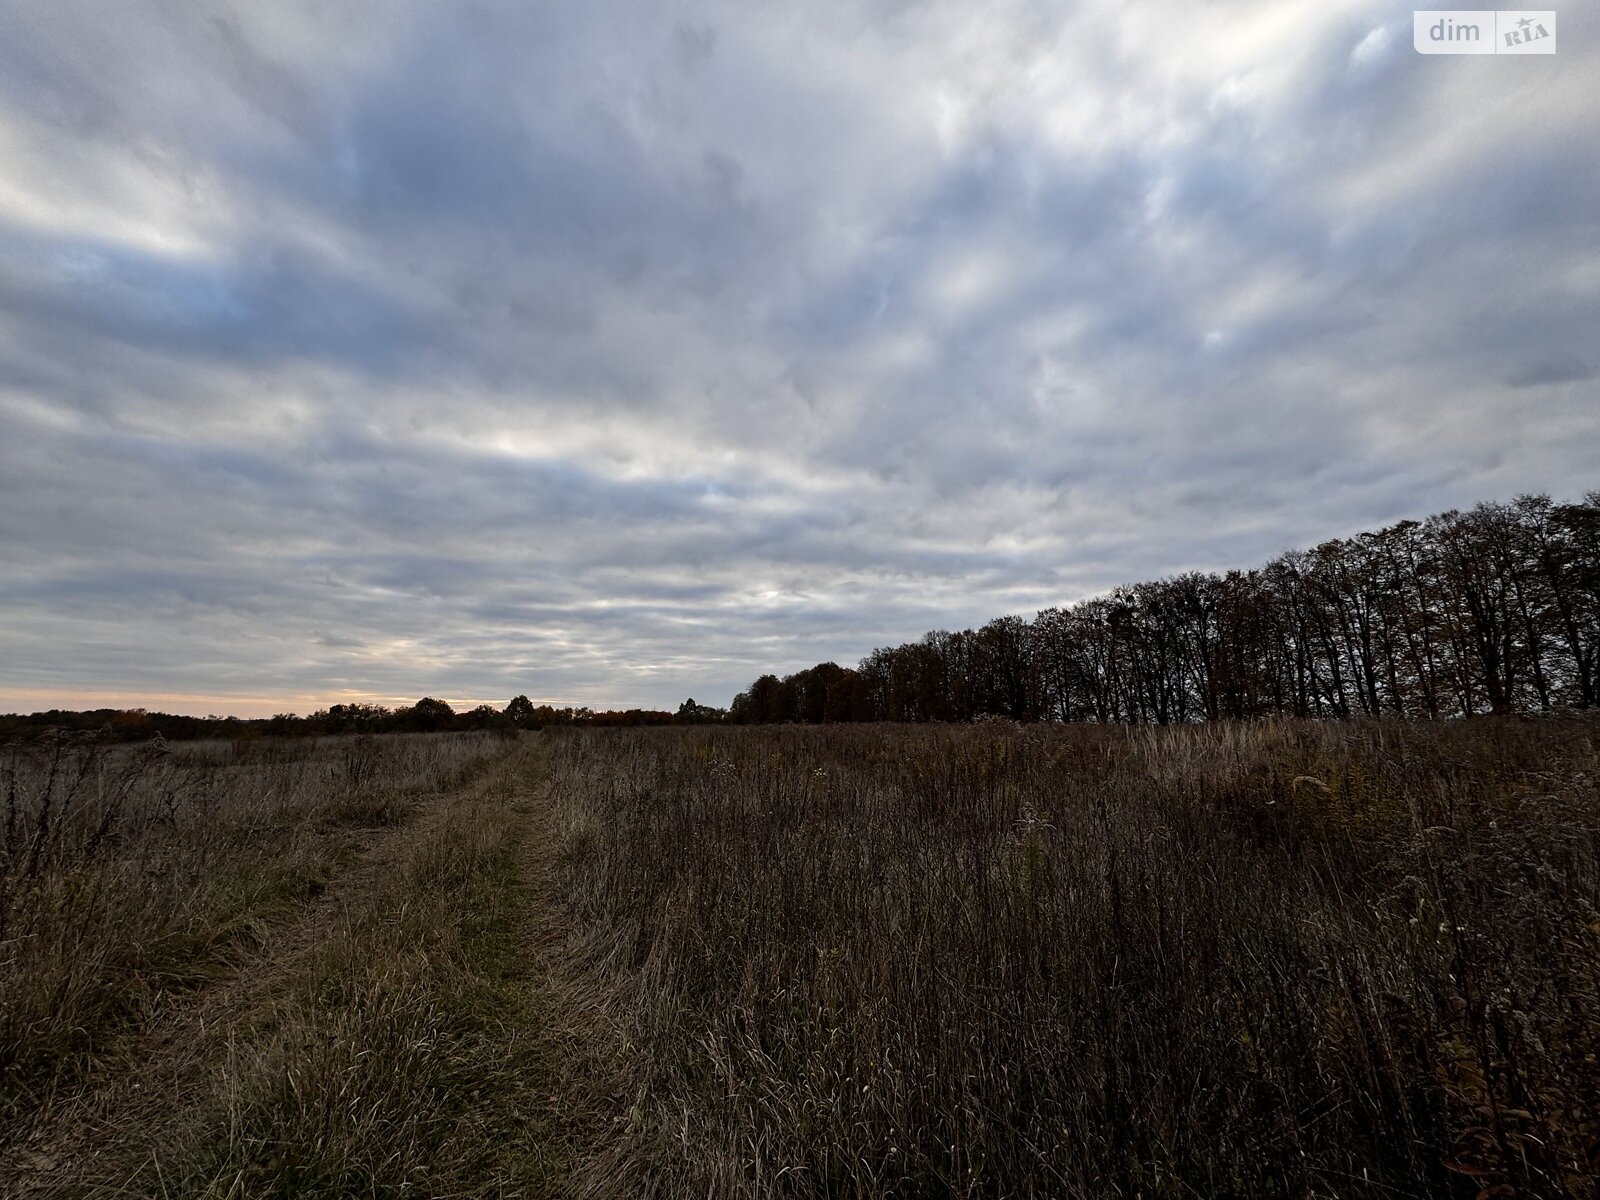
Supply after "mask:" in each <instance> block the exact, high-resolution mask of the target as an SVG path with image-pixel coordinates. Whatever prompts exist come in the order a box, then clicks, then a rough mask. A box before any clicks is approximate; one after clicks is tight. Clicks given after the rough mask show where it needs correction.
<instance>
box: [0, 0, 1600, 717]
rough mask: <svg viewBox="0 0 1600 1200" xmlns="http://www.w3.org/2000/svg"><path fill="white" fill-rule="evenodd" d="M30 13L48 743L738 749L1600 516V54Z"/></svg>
mask: <svg viewBox="0 0 1600 1200" xmlns="http://www.w3.org/2000/svg"><path fill="white" fill-rule="evenodd" d="M1560 20H1561V25H1560V30H1559V36H1560V47H1561V49H1560V52H1559V53H1558V54H1557V55H1555V56H1553V57H1535V58H1511V57H1485V58H1455V57H1423V56H1419V55H1416V54H1415V53H1414V52H1413V51H1412V49H1411V47H1410V22H1411V15H1410V10H1409V9H1405V10H1400V9H1396V8H1394V7H1393V6H1392V5H1389V4H1379V3H1370V2H1366V0H1343V2H1336V3H1329V2H1321V3H1311V2H1302V0H1294V2H1290V3H1274V4H1271V5H1268V4H1265V3H1262V4H1246V3H1242V2H1237V0H1234V2H1223V0H1218V2H1215V3H1210V4H1202V5H1194V6H1188V7H1185V8H1179V9H1175V8H1173V7H1172V6H1170V5H1165V4H1160V3H1156V2H1155V0H1151V2H1149V3H1133V4H1126V3H1115V2H1112V0H1096V2H1092V3H1085V4H1081V5H1076V6H1067V5H1062V4H1057V3H1046V2H1043V0H1002V2H1001V3H998V4H991V5H983V6H974V5H971V4H968V3H964V2H963V0H925V2H921V3H908V2H894V3H891V2H888V0H885V2H883V3H877V4H867V5H863V4H860V3H854V2H852V3H844V2H843V0H839V2H837V3H832V2H827V0H824V2H822V3H816V4H810V5H802V6H790V7H789V9H787V10H785V9H776V8H774V9H770V10H769V11H763V12H757V11H756V10H755V9H753V8H751V6H749V5H746V4H736V3H732V2H731V0H728V2H722V0H685V2H683V3H669V2H665V0H648V2H641V3H635V4H627V5H618V4H585V5H525V4H513V3H492V2H488V0H476V2H470V3H469V2H462V3H448V4H446V3H422V2H420V0H400V2H396V3H390V4H384V5H382V6H375V5H365V4H356V3H353V2H350V3H327V2H325V0H321V2H318V3H309V2H307V3H304V4H301V3H294V2H285V3H275V4H271V5H260V4H256V5H244V4H238V5H226V4H214V5H209V6H208V5H196V4H191V3H183V4H178V3H169V2H165V0H145V2H143V3H140V2H135V0H130V2H129V3H126V4H118V5H104V4H96V3H90V2H89V0H18V2H14V3H11V4H9V5H8V6H7V10H6V13H5V15H3V16H0V709H5V708H20V709H30V708H35V707H43V706H45V705H48V704H54V703H64V704H70V705H75V706H81V705H87V704H90V703H95V702H98V701H102V700H104V701H108V702H124V703H126V702H145V703H148V704H150V705H152V706H160V707H166V708H169V709H187V710H191V711H208V710H230V711H241V712H256V711H262V710H272V709H278V708H297V709H300V710H302V711H303V710H305V709H308V708H310V707H312V706H315V705H320V704H323V703H327V702H329V701H332V700H337V699H340V698H344V697H378V698H383V699H391V700H394V699H404V698H412V697H415V696H416V695H419V694H421V693H423V692H428V693H432V694H436V695H445V696H448V697H450V698H451V699H456V700H477V699H488V700H493V701H496V702H503V701H504V700H505V699H506V698H507V697H509V696H510V695H512V694H514V693H516V692H524V691H525V692H527V693H529V694H530V695H533V696H535V697H537V698H539V699H549V700H556V701H567V702H577V703H590V704H596V705H621V704H635V703H638V704H651V705H669V704H675V703H676V702H677V701H678V700H680V699H682V698H683V697H684V696H686V695H694V696H696V697H697V698H700V699H702V700H712V701H716V702H719V703H720V702H725V701H726V700H727V699H728V698H729V696H730V695H731V693H732V692H733V691H734V690H735V689H736V688H737V687H739V686H742V685H743V684H744V683H746V682H748V681H749V679H751V678H752V677H753V676H754V675H755V674H756V673H758V672H759V671H761V670H766V669H778V670H787V669H793V668H795V667H798V666H804V665H809V664H810V663H812V662H815V661H817V660H819V659H822V658H828V657H832V658H836V659H838V660H840V661H844V662H849V661H853V660H854V659H855V658H856V657H858V656H859V655H860V654H862V653H863V652H865V651H867V650H869V649H871V648H872V647H873V646H875V645H879V644H884V643H890V642H898V641H902V640H905V639H908V638H911V637H915V636H917V635H919V634H920V633H921V632H922V631H923V630H925V629H928V628H933V627H954V626H960V625H964V624H968V623H971V622H974V621H979V620H982V619H985V618H987V617H989V616H993V615H997V614H999V613H1001V612H1006V611H1027V610H1030V609H1032V608H1036V607H1039V606H1042V605H1045V604H1050V603H1059V602H1063V601H1067V600H1072V599H1076V598H1078V597H1081V596H1083V595H1086V594H1089V593H1092V592H1094V591H1097V590H1100V589H1103V588H1105V587H1108V586H1111V585H1114V584H1116V583H1119V582H1126V581H1131V580H1135V579H1139V578H1145V577H1151V576H1155V575H1160V574H1163V573H1168V572H1173V571H1178V570H1183V569H1188V568H1193V567H1224V566H1231V565H1251V564H1254V563H1257V562H1259V561H1261V560H1263V559H1264V558H1266V557H1268V556H1270V555H1271V554H1273V553H1276V552H1277V551H1279V550H1281V549H1284V548H1287V547H1289V546H1293V545H1300V544H1307V543H1310V542H1314V541H1316V540H1318V539H1322V538H1325V537H1329V536H1334V535H1339V534H1344V533H1349V532H1353V531H1355V530H1359V529H1362V528H1365V527H1370V526H1372V525H1375V524H1377V523H1380V522H1385V521H1389V520H1393V519H1396V518H1399V517H1404V516H1419V515H1423V514H1425V513H1428V512H1430V511H1435V510H1438V509H1442V508H1446V507H1452V506H1459V505H1463V504H1468V503H1471V502H1473V501H1475V500H1478V499H1485V498H1495V497H1508V496H1510V495H1513V494H1515V493H1517V492H1520V491H1527V490H1539V491H1550V492H1553V493H1556V494H1558V495H1572V494H1576V493H1578V492H1581V491H1584V490H1587V489H1590V488H1593V487H1594V486H1596V484H1597V483H1600V479H1597V477H1596V476H1595V473H1594V464H1595V462H1597V461H1600V383H1597V370H1596V364H1597V362H1600V359H1597V358H1596V350H1595V334H1596V330H1597V329H1600V133H1597V130H1600V120H1597V118H1600V93H1596V92H1595V90H1594V88H1593V86H1592V82H1591V81H1592V79H1593V78H1594V77H1595V72H1596V70H1597V69H1600V18H1597V17H1596V15H1595V14H1594V12H1593V10H1592V9H1591V8H1587V7H1577V6H1574V7H1570V8H1568V9H1565V10H1563V11H1562V12H1561V14H1560Z"/></svg>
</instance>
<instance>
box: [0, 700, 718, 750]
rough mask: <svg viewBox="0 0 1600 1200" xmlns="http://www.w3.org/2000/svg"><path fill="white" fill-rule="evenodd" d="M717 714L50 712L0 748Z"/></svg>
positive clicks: (686, 708) (714, 714)
mask: <svg viewBox="0 0 1600 1200" xmlns="http://www.w3.org/2000/svg"><path fill="white" fill-rule="evenodd" d="M725 717H726V713H725V712H724V711H723V710H722V709H720V708H712V707H710V706H709V705H704V704H696V703H695V702H694V701H693V700H692V699H691V700H686V701H684V702H683V704H682V705H680V706H679V708H678V711H677V712H675V713H673V712H668V711H666V710H664V709H646V708H629V709H617V710H602V711H598V712H597V711H595V710H593V709H589V708H584V707H573V706H571V705H566V706H560V707H558V706H555V705H551V704H534V703H533V702H532V701H531V700H529V699H528V697H527V696H515V697H513V698H512V699H511V701H510V702H509V703H508V704H507V705H506V706H505V708H503V709H499V708H495V707H494V706H493V705H490V704H479V705H477V706H475V707H473V708H468V709H463V710H461V711H459V712H458V711H456V709H455V708H454V707H452V706H451V705H450V704H449V703H448V702H447V701H444V700H436V699H434V698H433V697H432V696H424V697H423V698H422V699H421V700H418V701H417V702H416V703H415V704H409V705H401V706H399V707H396V708H390V707H388V706H387V705H383V704H334V705H331V706H330V707H328V708H323V709H318V710H317V711H316V712H313V713H311V714H309V715H307V716H299V715H297V714H295V713H278V714H277V715H275V716H271V717H260V718H241V717H226V716H209V717H193V716H186V715H184V714H181V713H163V712H150V711H148V710H146V709H143V708H132V709H116V708H97V709H89V710H86V711H70V710H66V709H50V710H49V711H46V712H36V713H28V714H19V713H10V714H6V715H3V716H0V742H4V741H17V740H27V739H29V738H31V737H35V736H38V735H40V734H43V733H46V732H48V731H56V730H67V731H71V732H74V733H86V734H95V735H98V736H101V737H104V738H107V739H109V740H112V741H124V742H132V741H145V740H147V739H149V738H152V737H156V736H160V737H162V738H164V739H166V740H167V741H192V740H195V739H199V738H256V737H319V736H336V735H340V734H373V733H436V732H452V731H454V732H465V731H475V730H482V731H490V732H494V731H499V732H504V733H512V732H515V731H517V730H521V729H528V730H537V729H544V728H546V727H547V726H555V727H560V726H581V727H590V728H593V727H602V728H603V727H608V726H638V725H702V724H708V723H714V722H719V721H722V720H724V719H725Z"/></svg>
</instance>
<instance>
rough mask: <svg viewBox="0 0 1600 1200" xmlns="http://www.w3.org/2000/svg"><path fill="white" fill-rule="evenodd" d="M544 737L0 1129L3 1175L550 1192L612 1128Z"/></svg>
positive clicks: (370, 856)
mask: <svg viewBox="0 0 1600 1200" xmlns="http://www.w3.org/2000/svg"><path fill="white" fill-rule="evenodd" d="M545 789H546V782H545V771H544V756H543V753H542V751H541V750H540V748H539V747H538V745H537V743H529V742H524V743H522V744H521V745H519V746H518V747H517V748H516V749H515V750H513V751H512V752H511V753H510V754H508V756H507V757H506V758H505V759H503V760H502V761H501V762H499V763H497V764H496V765H494V766H493V767H491V768H490V769H489V770H488V771H487V772H486V773H485V774H484V775H483V776H481V777H480V778H478V779H477V780H475V781H474V782H473V783H472V784H470V785H469V786H467V787H466V788H464V789H462V790H460V791H457V792H453V793H449V794H445V795H441V796H438V797H435V798H433V799H431V800H429V801H427V802H425V803H424V805H423V806H422V808H421V810H420V812H419V813H418V815H417V817H416V818H415V819H414V820H412V821H411V822H409V823H407V824H406V825H403V826H401V827H399V828H396V829H392V830H386V831H383V833H382V834H381V835H379V836H378V838H377V840H376V841H375V842H374V843H373V844H372V845H371V846H369V847H368V849H367V850H366V851H365V852H364V853H363V854H362V856H361V857H360V859H359V860H358V861H357V862H356V863H355V865H353V866H352V868H351V869H349V870H348V871H347V872H345V873H344V874H343V875H342V876H341V877H340V878H339V879H338V880H336V881H335V882H334V884H333V885H331V886H330V888H329V889H328V891H327V892H326V893H325V894H324V895H323V896H322V897H320V898H319V899H318V900H317V901H316V902H314V903H312V904H310V905H308V906H307V907H306V909H305V910H303V912H302V913H301V914H300V915H299V917H298V919H296V920H294V921H292V922H291V923H289V924H287V925H285V926H283V927H281V928H280V929H279V930H278V931H277V932H276V933H275V934H273V935H271V936H269V937H268V939H267V940H266V942H265V943H264V944H263V946H262V947H261V948H260V951H259V952H258V953H257V954H255V955H254V956H253V957H252V958H251V959H250V960H249V961H247V962H245V963H243V964H241V965H240V966H239V967H238V968H237V969H236V970H235V971H234V972H233V973H232V974H231V975H230V976H229V977H227V978H225V979H223V980H221V981H219V982H218V983H217V984H215V985H214V986H212V987H211V988H209V989H207V990H206V991H205V992H204V993H201V994H199V995H196V996H195V997H193V998H191V1000H190V1001H189V1002H187V1003H184V1004H180V1005H177V1006H174V1008H173V1009H172V1010H171V1011H170V1012H168V1013H167V1014H166V1015H164V1016H163V1017H161V1018H159V1019H158V1020H157V1021H155V1022H154V1023H153V1024H152V1025H151V1026H150V1027H149V1028H148V1029H146V1030H145V1031H144V1032H143V1033H141V1034H140V1035H138V1036H136V1037H133V1038H130V1039H129V1040H128V1042H127V1044H126V1045H125V1046H123V1047H121V1048H120V1049H119V1050H118V1051H117V1052H115V1053H113V1054H111V1055H109V1056H108V1057H107V1059H106V1061H105V1063H104V1064H103V1067H102V1069H101V1070H99V1071H98V1072H96V1073H95V1075H94V1076H92V1077H91V1078H90V1079H89V1080H88V1081H87V1082H86V1084H85V1086H83V1087H82V1088H81V1089H79V1090H78V1091H77V1092H76V1093H75V1094H74V1095H72V1096H71V1097H67V1098H64V1099H63V1100H62V1101H61V1102H59V1103H57V1104H55V1105H53V1106H52V1107H51V1109H50V1110H49V1111H46V1112H43V1113H41V1114H39V1116H38V1119H37V1120H36V1121H35V1122H34V1123H33V1125H32V1127H31V1128H30V1129H28V1130H25V1131H23V1135H22V1136H21V1137H18V1138H16V1139H15V1141H14V1144H13V1145H12V1146H11V1147H10V1148H9V1149H0V1195H4V1196H6V1197H7V1198H9V1197H13V1196H15V1197H18V1198H21V1197H30V1198H31V1197H80V1196H82V1197H88V1196H95V1197H102V1196H105V1197H111V1196H171V1197H202V1196H203V1197H219V1198H220V1197H228V1198H235V1197H240V1198H242V1197H247V1196H269V1195H271V1196H279V1195H282V1196H289V1195H293V1196H308V1197H310V1196H327V1197H335V1196H384V1195H395V1194H406V1195H422V1196H444V1195H449V1196H495V1197H530V1198H538V1197H546V1196H549V1197H554V1196H565V1195H569V1194H571V1191H572V1186H571V1185H572V1184H573V1183H574V1176H575V1175H581V1174H584V1173H585V1172H584V1171H583V1170H582V1167H583V1164H584V1163H585V1162H588V1161H591V1160H593V1159H594V1157H595V1155H596V1153H597V1151H598V1148H599V1147H600V1146H601V1145H602V1144H603V1143H604V1142H605V1141H606V1140H607V1138H609V1137H610V1136H611V1131H612V1130H613V1129H615V1128H616V1124H617V1123H616V1122H615V1120H614V1119H613V1118H612V1116H611V1115H610V1114H611V1113H612V1112H614V1111H615V1110H616V1109H617V1108H618V1107H619V1103H618V1101H617V1100H616V1098H615V1089H613V1088H608V1087H607V1086H606V1084H605V1080H606V1078H607V1076H608V1071H607V1069H606V1066H605V1049H604V1048H605V1047H606V1046H608V1045H611V1044H614V1038H613V1035H612V1033H611V1031H610V1028H609V1026H608V1024H607V1022H606V1018H605V1006H604V1003H603V996H602V995H600V994H599V993H598V992H596V991H594V990H593V989H592V988H590V987H589V986H588V985H587V984H586V983H585V982H584V981H583V979H582V978H580V977H579V975H578V974H577V973H576V971H575V969H574V968H573V966H572V965H571V964H572V954H571V952H570V951H571V948H572V934H571V930H570V927H569V926H568V924H567V923H566V921H565V919H564V917H563V915H562V911H561V906H560V904H559V902H558V901H559V897H558V893H557V890H556V878H555V855H556V833H555V830H554V828H553V822H552V820H551V816H550V812H549V806H548V802H547V795H546V790H545Z"/></svg>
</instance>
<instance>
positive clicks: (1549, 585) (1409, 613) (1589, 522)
mask: <svg viewBox="0 0 1600 1200" xmlns="http://www.w3.org/2000/svg"><path fill="white" fill-rule="evenodd" d="M1597 696H1600V492H1590V493H1588V494H1587V495H1586V496H1585V497H1584V499H1583V500H1582V501H1581V502H1579V503H1572V504H1554V503H1552V502H1551V500H1550V498H1549V497H1548V496H1523V497H1521V498H1519V499H1517V500H1515V501H1513V502H1511V503H1509V504H1480V505H1478V506H1477V507H1476V508H1474V509H1472V510H1471V511H1470V512H1447V513H1441V514H1439V515H1437V516H1434V517H1430V518H1428V519H1427V520H1426V521H1402V522H1400V523H1399V524H1397V525H1391V526H1389V527H1388V528H1386V529H1380V530H1377V531H1376V532H1373V533H1363V534H1360V535H1358V536H1356V537H1351V538H1345V539H1341V540H1336V541H1331V542H1325V543H1323V544H1322V545H1320V546H1318V547H1316V548H1315V549H1313V550H1297V551H1293V552H1290V553H1287V554H1284V555H1281V556H1280V557H1278V558H1275V559H1273V560H1272V561H1271V562H1269V563H1268V564H1267V565H1266V566H1264V567H1260V568H1258V569H1256V570H1249V571H1229V572H1227V573H1226V574H1220V575H1219V574H1210V573H1202V572H1191V573H1189V574H1186V575H1180V576H1177V577H1176V578H1172V579H1162V580H1157V581H1155V582H1152V583H1140V584H1134V585H1131V586H1126V587H1119V588H1117V589H1116V590H1114V591H1112V592H1111V593H1110V594H1108V595H1104V596H1098V597H1096V598H1094V599H1091V600H1085V601H1083V602H1082V603H1079V604H1075V605H1072V606H1071V607H1070V608H1047V609H1045V610H1044V611H1043V612H1040V613H1038V614H1037V615H1036V616H1035V617H1034V618H1033V619H1032V620H1029V619H1027V618H1026V617H1021V616H1008V617H1000V618H998V619H997V620H994V621H990V622H989V623H988V624H987V625H984V626H983V627H982V628H981V629H966V630H962V631H961V632H959V633H946V632H935V633H929V634H927V635H925V636H924V637H923V638H922V639H921V640H920V641H917V642H909V643H907V644H905V645H903V646H894V647H888V648H884V649H880V650H875V651H873V652H872V653H871V654H869V655H867V657H866V658H864V659H862V660H861V663H860V665H859V666H858V667H857V668H855V669H854V670H851V669H848V668H845V667H840V666H838V665H836V664H834V663H831V662H829V663H821V664H819V665H818V666H815V667H812V668H810V669H808V670H805V671H800V672H798V673H796V674H793V675H789V676H787V677H785V678H783V679H778V678H776V677H775V676H772V675H763V676H762V677H761V678H760V679H758V680H756V682H755V683H754V684H753V685H751V687H750V689H749V690H748V691H746V692H742V693H740V694H739V696H738V697H736V698H735V699H734V702H733V705H732V707H731V709H730V710H729V719H730V720H732V721H735V722H738V723H742V724H758V723H778V722H785V721H795V722H806V723H825V722H836V721H967V720H972V719H974V718H979V717H984V716H986V715H993V716H996V717H1004V718H1010V719H1013V720H1018V721H1099V722H1130V723H1132V722H1139V723H1144V722H1148V723H1156V724H1167V723H1172V722H1184V721H1198V720H1215V719H1218V718H1247V717H1259V716H1266V715H1271V714H1283V715H1290V716H1297V717H1347V716H1352V715H1378V714H1380V713H1396V714H1401V715H1405V716H1414V717H1451V716H1470V715H1473V714H1477V713H1522V712H1544V711H1550V710H1553V709H1563V708H1593V707H1595V705H1596V702H1597Z"/></svg>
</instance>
